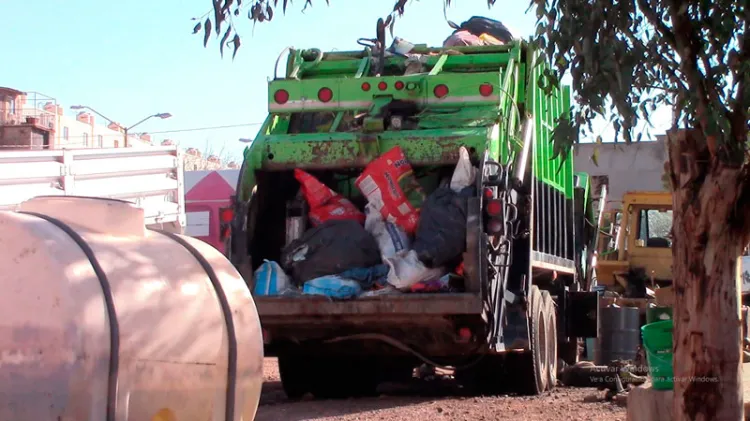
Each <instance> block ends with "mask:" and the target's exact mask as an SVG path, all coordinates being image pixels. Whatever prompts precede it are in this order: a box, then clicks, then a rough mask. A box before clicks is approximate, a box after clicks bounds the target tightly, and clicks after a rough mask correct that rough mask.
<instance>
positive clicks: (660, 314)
mask: <svg viewBox="0 0 750 421" xmlns="http://www.w3.org/2000/svg"><path fill="white" fill-rule="evenodd" d="M662 320H672V307H649V308H648V309H647V310H646V323H647V324H648V323H655V322H660V321H662Z"/></svg>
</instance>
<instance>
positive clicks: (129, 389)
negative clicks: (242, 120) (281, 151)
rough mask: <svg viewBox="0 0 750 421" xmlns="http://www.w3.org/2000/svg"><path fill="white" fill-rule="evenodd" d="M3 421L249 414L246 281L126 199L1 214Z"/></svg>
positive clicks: (222, 419)
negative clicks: (148, 220) (148, 224)
mask: <svg viewBox="0 0 750 421" xmlns="http://www.w3.org/2000/svg"><path fill="white" fill-rule="evenodd" d="M0 251H1V252H0V420H2V421H5V420H7V421H126V420H132V421H136V420H137V421H192V420H195V421H198V420H201V421H206V420H212V421H251V420H253V419H254V418H255V412H256V410H257V407H258V401H259V399H260V391H261V386H262V381H263V339H262V334H261V330H260V321H259V318H258V313H257V310H256V308H255V303H254V302H253V299H252V297H251V294H250V291H249V290H248V288H247V286H246V285H245V282H244V281H243V280H242V278H241V276H240V274H239V273H238V272H237V271H236V270H235V268H234V267H233V266H232V265H231V263H230V262H229V261H228V260H227V259H226V258H225V257H224V256H223V255H221V254H220V253H219V252H218V251H216V250H215V249H214V248H213V247H211V246H210V245H208V244H206V243H203V242H201V241H199V240H196V239H193V238H190V237H185V236H180V235H176V234H168V233H161V232H156V231H151V230H148V229H146V228H145V227H144V219H143V211H142V210H141V209H140V208H137V207H135V206H134V205H132V204H131V203H129V202H123V201H118V200H110V199H96V198H80V197H70V196H61V197H37V198H34V199H31V200H29V201H27V202H24V203H23V204H21V205H20V209H19V211H18V212H0Z"/></svg>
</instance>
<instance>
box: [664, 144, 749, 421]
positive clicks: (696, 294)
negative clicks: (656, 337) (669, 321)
mask: <svg viewBox="0 0 750 421" xmlns="http://www.w3.org/2000/svg"><path fill="white" fill-rule="evenodd" d="M668 136H669V138H668V143H667V144H668V146H667V148H668V152H669V166H670V177H671V181H672V186H673V199H672V201H673V239H674V242H673V246H672V253H673V259H674V262H673V280H674V281H673V282H674V284H673V285H674V290H675V305H674V310H673V311H674V322H675V327H674V336H673V337H674V415H675V420H679V421H681V420H685V421H688V420H689V421H700V420H726V421H730V420H731V421H738V420H742V419H743V405H742V387H741V369H742V368H741V367H742V366H741V361H742V357H741V355H742V353H741V342H740V337H741V323H740V319H741V318H740V307H739V303H740V291H739V288H738V285H737V279H738V278H737V263H738V256H740V254H741V252H742V250H743V248H744V246H745V244H744V242H745V239H746V238H747V235H746V233H745V232H743V231H746V229H747V228H745V225H746V223H745V222H744V215H738V213H741V211H738V209H742V208H740V207H738V202H739V201H740V199H741V198H742V191H743V188H744V182H745V178H744V176H743V173H742V171H741V169H740V168H731V167H727V166H725V165H723V164H721V163H720V162H719V161H718V160H717V159H716V158H715V157H714V156H712V155H711V153H710V151H709V148H708V147H707V142H706V139H705V138H704V137H703V135H702V134H701V133H700V132H699V131H675V132H670V133H669V134H668Z"/></svg>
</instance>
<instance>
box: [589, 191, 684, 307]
mask: <svg viewBox="0 0 750 421" xmlns="http://www.w3.org/2000/svg"><path fill="white" fill-rule="evenodd" d="M602 224H603V225H602V228H601V230H600V231H599V240H598V241H597V246H598V250H597V261H596V265H595V267H596V269H595V272H596V274H595V276H596V284H597V285H600V286H604V287H606V288H607V289H613V290H616V291H619V292H623V293H625V294H626V295H627V296H631V297H632V298H645V295H644V294H646V288H647V287H649V288H655V287H656V286H668V285H671V284H672V239H671V230H672V195H671V193H670V192H668V191H634V192H627V193H625V194H624V195H623V198H622V206H621V207H619V208H612V209H606V210H605V213H604V214H603V215H602Z"/></svg>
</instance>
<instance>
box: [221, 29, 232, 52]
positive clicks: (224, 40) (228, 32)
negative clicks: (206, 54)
mask: <svg viewBox="0 0 750 421" xmlns="http://www.w3.org/2000/svg"><path fill="white" fill-rule="evenodd" d="M231 32H232V27H231V26H230V27H229V28H227V31H226V32H224V36H223V37H221V44H219V54H221V57H222V58H223V57H224V45H225V44H226V43H227V40H228V39H229V34H230V33H231Z"/></svg>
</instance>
